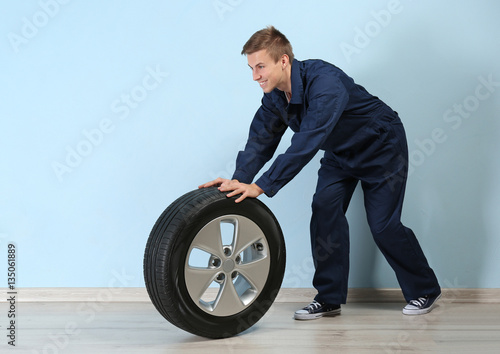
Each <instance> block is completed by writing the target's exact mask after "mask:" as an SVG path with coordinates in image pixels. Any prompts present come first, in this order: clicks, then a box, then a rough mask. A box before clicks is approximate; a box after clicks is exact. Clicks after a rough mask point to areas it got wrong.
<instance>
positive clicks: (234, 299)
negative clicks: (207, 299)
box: [213, 279, 245, 316]
mask: <svg viewBox="0 0 500 354" xmlns="http://www.w3.org/2000/svg"><path fill="white" fill-rule="evenodd" d="M244 308H245V305H244V304H243V302H242V301H241V299H240V297H239V295H238V293H237V292H236V289H235V288H234V284H233V282H232V280H231V279H226V281H225V282H224V285H223V287H222V290H221V294H220V296H219V297H218V299H217V300H216V305H215V308H214V311H213V314H214V315H216V316H229V315H234V314H235V313H238V312H240V311H241V310H243V309H244Z"/></svg>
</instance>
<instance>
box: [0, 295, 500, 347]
mask: <svg viewBox="0 0 500 354" xmlns="http://www.w3.org/2000/svg"><path fill="white" fill-rule="evenodd" d="M303 305H304V304H299V303H289V302H280V303H275V304H274V305H273V306H272V307H271V309H270V310H269V311H268V313H267V314H266V315H265V316H264V318H263V319H261V321H259V322H258V323H257V324H256V325H255V326H254V327H252V328H250V329H249V330H247V331H246V332H244V333H242V334H240V335H238V336H236V337H233V338H228V339H223V340H209V339H205V338H201V337H197V336H194V335H191V334H189V333H187V332H184V331H182V330H180V329H178V328H176V327H174V326H173V325H171V324H170V323H169V322H167V321H166V320H165V319H163V317H161V315H160V314H159V313H158V312H157V311H156V309H155V308H154V307H153V306H152V304H151V303H148V302H130V303H127V302H121V303H114V302H109V303H105V302H101V303H99V302H60V303H57V302H50V303H44V302H36V303H35V302H34V303H18V304H17V308H16V352H17V353H31V354H33V353H89V352H92V353H283V352H285V353H287V354H288V353H325V352H340V353H406V352H415V353H425V352H432V353H452V352H453V353H498V352H500V304H484V303H452V302H446V301H442V302H441V304H440V305H439V306H438V307H436V308H435V310H434V311H433V312H431V313H430V314H427V315H423V316H404V315H402V313H401V308H402V306H403V304H398V303H353V304H347V305H344V306H343V308H342V315H340V316H337V317H331V318H322V319H319V320H314V321H295V320H293V318H292V316H293V312H294V311H295V310H296V309H297V308H299V307H301V306H303ZM0 312H1V313H3V314H6V313H7V312H8V304H6V303H2V304H0ZM3 318H4V319H3V320H0V325H1V326H2V328H5V327H4V325H5V324H7V320H8V319H7V316H6V315H5V316H3ZM4 333H5V332H4ZM2 338H3V340H2V342H1V343H0V352H2V353H3V352H5V349H9V348H10V346H9V345H7V340H8V338H6V337H5V335H3V336H2Z"/></svg>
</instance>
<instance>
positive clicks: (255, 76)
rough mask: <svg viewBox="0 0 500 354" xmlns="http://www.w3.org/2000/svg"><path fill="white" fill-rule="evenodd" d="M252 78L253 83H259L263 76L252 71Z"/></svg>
mask: <svg viewBox="0 0 500 354" xmlns="http://www.w3.org/2000/svg"><path fill="white" fill-rule="evenodd" d="M252 77H253V81H258V80H259V79H260V78H261V76H260V75H259V74H257V72H256V71H255V70H254V71H252Z"/></svg>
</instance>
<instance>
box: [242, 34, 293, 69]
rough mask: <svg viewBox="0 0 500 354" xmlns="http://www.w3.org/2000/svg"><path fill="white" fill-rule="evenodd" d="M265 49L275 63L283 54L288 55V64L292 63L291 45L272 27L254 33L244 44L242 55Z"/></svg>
mask: <svg viewBox="0 0 500 354" xmlns="http://www.w3.org/2000/svg"><path fill="white" fill-rule="evenodd" d="M262 49H266V50H267V52H268V53H269V55H270V56H271V58H272V59H273V60H274V62H275V63H277V62H278V61H279V60H280V58H281V56H282V55H283V54H286V55H288V57H289V58H290V62H292V61H293V58H294V56H293V50H292V45H291V44H290V42H289V41H288V39H287V38H286V37H285V35H284V34H283V33H281V32H280V31H278V30H277V29H276V28H274V27H273V26H267V28H264V29H261V30H260V31H257V32H255V33H254V34H253V35H252V37H250V39H249V40H248V41H247V42H246V43H245V45H244V46H243V50H242V51H241V54H242V55H247V54H252V53H255V52H258V51H259V50H262Z"/></svg>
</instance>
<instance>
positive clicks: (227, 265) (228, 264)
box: [222, 259, 234, 273]
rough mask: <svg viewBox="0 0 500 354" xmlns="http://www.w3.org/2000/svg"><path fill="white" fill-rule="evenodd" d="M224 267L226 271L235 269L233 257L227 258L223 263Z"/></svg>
mask: <svg viewBox="0 0 500 354" xmlns="http://www.w3.org/2000/svg"><path fill="white" fill-rule="evenodd" d="M222 269H224V272H226V273H229V272H232V271H233V269H234V261H233V260H232V259H226V260H225V261H224V263H223V264H222Z"/></svg>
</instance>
